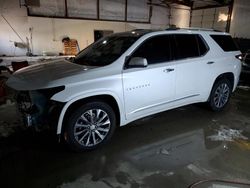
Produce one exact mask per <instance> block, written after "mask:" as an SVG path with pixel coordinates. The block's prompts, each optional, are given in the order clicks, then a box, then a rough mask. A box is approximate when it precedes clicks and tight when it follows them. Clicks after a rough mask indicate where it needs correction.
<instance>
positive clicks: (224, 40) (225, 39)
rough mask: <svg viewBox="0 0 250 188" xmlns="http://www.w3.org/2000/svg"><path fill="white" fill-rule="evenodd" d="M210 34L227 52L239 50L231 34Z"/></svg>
mask: <svg viewBox="0 0 250 188" xmlns="http://www.w3.org/2000/svg"><path fill="white" fill-rule="evenodd" d="M210 36H211V37H212V38H213V39H214V41H215V42H216V43H217V44H218V45H219V46H220V47H221V48H222V49H223V50H224V51H225V52H230V51H238V50H239V49H238V47H237V45H236V44H235V42H234V41H233V39H232V37H231V36H230V35H210Z"/></svg>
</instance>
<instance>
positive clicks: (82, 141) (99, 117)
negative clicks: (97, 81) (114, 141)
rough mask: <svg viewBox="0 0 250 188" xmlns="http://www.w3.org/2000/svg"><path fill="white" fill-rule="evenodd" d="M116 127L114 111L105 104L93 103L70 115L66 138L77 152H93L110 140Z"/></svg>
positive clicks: (65, 133)
mask: <svg viewBox="0 0 250 188" xmlns="http://www.w3.org/2000/svg"><path fill="white" fill-rule="evenodd" d="M115 127H116V117H115V113H114V111H113V109H112V108H111V107H110V106H109V105H108V104H106V103H104V102H91V103H87V104H85V105H83V106H82V107H80V108H79V109H77V110H76V111H74V112H73V113H72V114H71V115H70V117H69V118H68V121H67V124H66V128H65V132H64V137H65V140H66V142H67V144H68V146H69V147H70V148H71V149H73V150H75V151H84V150H92V149H95V148H97V147H98V146H100V145H102V144H104V143H106V142H107V141H108V140H110V138H111V136H112V135H113V133H114V131H115Z"/></svg>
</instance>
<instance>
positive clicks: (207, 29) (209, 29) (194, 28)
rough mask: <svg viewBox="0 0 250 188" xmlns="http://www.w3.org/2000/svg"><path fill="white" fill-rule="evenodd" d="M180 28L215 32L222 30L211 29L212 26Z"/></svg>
mask: <svg viewBox="0 0 250 188" xmlns="http://www.w3.org/2000/svg"><path fill="white" fill-rule="evenodd" d="M181 29H187V30H193V31H216V32H223V31H220V30H217V29H212V28H200V27H186V28H181Z"/></svg>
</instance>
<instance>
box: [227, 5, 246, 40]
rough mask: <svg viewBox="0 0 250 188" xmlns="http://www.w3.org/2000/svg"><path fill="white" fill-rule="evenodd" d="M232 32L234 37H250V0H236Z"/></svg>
mask: <svg viewBox="0 0 250 188" xmlns="http://www.w3.org/2000/svg"><path fill="white" fill-rule="evenodd" d="M230 33H231V34H232V35H233V36H234V37H239V38H248V39H250V1H249V0H235V1H234V7H233V15H232V22H231V29H230Z"/></svg>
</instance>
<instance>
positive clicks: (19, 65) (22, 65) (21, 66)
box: [11, 61, 29, 72]
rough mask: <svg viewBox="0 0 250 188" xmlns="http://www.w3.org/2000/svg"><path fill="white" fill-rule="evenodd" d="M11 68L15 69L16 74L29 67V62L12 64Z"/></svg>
mask: <svg viewBox="0 0 250 188" xmlns="http://www.w3.org/2000/svg"><path fill="white" fill-rule="evenodd" d="M11 66H12V68H13V72H16V71H17V70H19V69H21V68H24V67H27V66H29V63H28V61H20V62H15V61H12V62H11Z"/></svg>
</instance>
